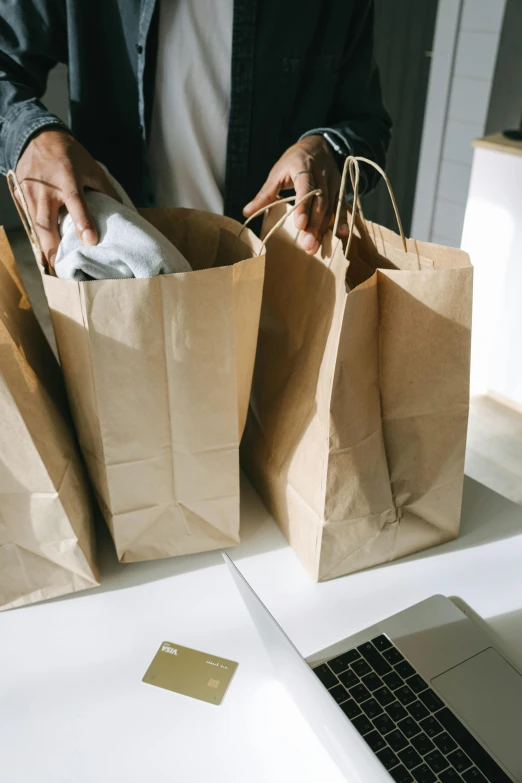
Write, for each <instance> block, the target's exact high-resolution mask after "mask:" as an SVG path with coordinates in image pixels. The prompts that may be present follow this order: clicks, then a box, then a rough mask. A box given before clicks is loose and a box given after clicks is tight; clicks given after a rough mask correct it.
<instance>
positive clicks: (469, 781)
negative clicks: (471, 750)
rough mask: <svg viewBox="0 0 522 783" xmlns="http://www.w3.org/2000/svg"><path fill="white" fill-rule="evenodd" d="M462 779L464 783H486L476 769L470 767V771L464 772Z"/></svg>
mask: <svg viewBox="0 0 522 783" xmlns="http://www.w3.org/2000/svg"><path fill="white" fill-rule="evenodd" d="M462 778H463V779H464V780H465V781H466V783H488V781H487V780H486V778H485V777H484V775H483V774H482V772H480V771H479V770H478V769H477V768H476V767H472V768H471V769H468V771H467V772H464V774H463V775H462Z"/></svg>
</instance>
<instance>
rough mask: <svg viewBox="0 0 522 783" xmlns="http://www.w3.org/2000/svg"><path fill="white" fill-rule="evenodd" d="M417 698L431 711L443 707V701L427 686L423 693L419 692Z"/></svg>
mask: <svg viewBox="0 0 522 783" xmlns="http://www.w3.org/2000/svg"><path fill="white" fill-rule="evenodd" d="M419 699H420V700H421V701H422V702H423V703H424V704H425V706H426V707H427V708H428V709H429V710H430V711H431V712H436V711H437V710H440V709H441V708H442V707H444V703H443V702H442V701H441V700H440V699H439V697H438V696H437V694H436V693H435V691H432V690H431V688H429V689H428V690H427V691H424V693H419Z"/></svg>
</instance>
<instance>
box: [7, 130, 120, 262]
mask: <svg viewBox="0 0 522 783" xmlns="http://www.w3.org/2000/svg"><path fill="white" fill-rule="evenodd" d="M16 175H17V178H18V180H19V182H20V184H21V186H22V188H23V190H24V194H25V197H26V199H27V204H28V206H29V211H30V213H31V217H32V219H33V223H34V225H35V229H36V233H37V234H38V237H39V239H40V244H41V245H42V250H43V252H44V255H45V257H46V259H47V261H48V262H49V264H51V266H54V261H55V257H56V252H57V250H58V245H59V244H60V232H59V229H58V213H59V210H60V207H62V206H65V208H66V209H67V211H68V213H69V214H70V216H71V218H72V220H73V223H74V225H75V227H76V231H77V233H78V236H79V238H80V239H81V241H82V242H83V244H84V245H96V244H97V242H98V235H97V232H96V226H95V225H94V221H93V219H92V217H91V215H90V213H89V209H88V207H87V204H86V202H85V196H84V188H92V189H93V190H99V191H101V192H102V193H106V194H107V195H108V196H112V197H113V198H115V199H116V200H117V201H120V198H119V196H118V194H117V193H116V191H115V190H114V188H113V187H112V185H111V184H110V182H109V180H108V178H107V175H106V174H105V172H104V170H103V169H102V168H101V166H100V165H99V164H98V163H97V162H96V161H95V160H94V158H93V157H92V156H91V155H89V153H88V152H87V150H86V149H85V148H84V147H82V145H81V144H79V142H77V141H76V139H75V138H74V137H73V136H71V135H70V134H69V133H67V132H66V131H61V130H43V131H41V132H40V133H39V134H38V135H37V136H34V138H32V139H31V141H30V142H29V144H28V145H27V147H26V148H25V150H24V152H23V154H22V156H21V157H20V160H19V161H18V165H17V167H16Z"/></svg>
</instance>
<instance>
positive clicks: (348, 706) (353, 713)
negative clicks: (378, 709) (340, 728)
mask: <svg viewBox="0 0 522 783" xmlns="http://www.w3.org/2000/svg"><path fill="white" fill-rule="evenodd" d="M341 709H342V711H343V712H344V714H345V715H346V717H347V718H350V720H353V718H356V717H357V715H360V714H361V708H360V707H359V705H358V704H356V702H354V700H353V699H348V701H345V702H344V703H343V704H341Z"/></svg>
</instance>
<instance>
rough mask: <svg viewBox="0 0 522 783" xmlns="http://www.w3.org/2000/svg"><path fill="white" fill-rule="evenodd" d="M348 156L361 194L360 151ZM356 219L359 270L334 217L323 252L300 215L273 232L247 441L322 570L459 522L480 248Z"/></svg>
mask: <svg viewBox="0 0 522 783" xmlns="http://www.w3.org/2000/svg"><path fill="white" fill-rule="evenodd" d="M361 160H363V159H361ZM349 165H351V166H352V169H353V171H351V173H352V175H353V179H354V189H355V190H357V187H358V164H357V161H353V160H352V161H351V163H350V164H349ZM381 173H383V172H381ZM383 176H384V173H383ZM345 177H346V169H345V174H344V178H345ZM344 178H343V187H342V189H341V192H344ZM388 184H389V183H388ZM356 202H357V198H356V199H355V202H354V203H356ZM281 215H284V208H280V207H275V208H273V209H271V211H270V213H269V214H268V216H267V217H266V218H265V223H264V229H263V230H264V232H267V231H269V230H271V228H272V227H273V226H274V224H276V223H277V222H278V221H279V220H280V219H281ZM397 218H398V220H399V217H398V214H397ZM338 219H339V214H338V215H337V221H336V223H337V222H338ZM355 224H357V226H358V229H357V230H354V226H355ZM399 226H400V220H399ZM351 228H352V232H353V233H352V236H351V240H350V242H349V243H348V244H349V245H350V247H349V252H348V259H349V265H348V264H347V261H346V260H345V257H344V253H343V247H342V244H341V242H340V240H338V239H336V238H334V236H335V227H334V231H333V232H329V233H328V234H327V236H326V237H325V240H324V242H323V246H322V248H321V249H320V250H319V252H318V253H317V254H316V256H314V257H310V256H308V255H307V254H306V253H305V252H304V251H303V250H302V249H301V247H300V245H299V244H298V242H297V239H298V232H297V230H296V229H295V228H294V224H293V221H292V220H288V221H286V222H285V223H284V225H283V226H282V227H281V228H280V229H279V230H278V231H276V232H275V233H274V234H272V236H271V237H270V238H269V239H268V241H267V267H266V279H265V291H264V297H263V308H262V315H261V323H260V334H259V343H258V352H257V359H256V366H255V372H254V382H253V389H252V412H251V416H250V419H249V423H248V425H247V430H246V432H245V438H244V446H243V459H244V464H245V467H246V469H247V472H248V473H249V474H250V476H251V478H252V480H253V482H254V484H255V486H256V487H257V489H258V491H259V492H260V494H261V496H262V498H263V499H264V500H265V502H266V504H267V506H268V508H269V509H270V511H271V512H272V513H273V515H274V516H275V518H276V520H277V521H278V523H279V525H280V526H281V528H282V530H283V532H284V533H285V535H286V537H287V538H288V540H289V542H290V544H291V545H292V546H293V547H294V548H295V550H296V552H297V554H298V555H299V557H300V559H301V561H302V562H303V564H304V566H305V567H306V569H307V570H308V571H309V573H310V574H311V576H312V577H313V578H314V579H315V580H326V579H331V578H333V577H337V576H341V575H342V574H348V573H351V572H353V571H357V570H359V569H362V568H367V567H369V566H373V565H376V564H378V563H383V562H387V561H390V560H393V559H395V558H398V557H402V556H403V555H407V554H409V553H412V552H416V551H418V550H421V549H425V548H426V547H430V546H433V545H435V544H440V543H442V542H444V541H448V540H449V539H452V538H455V537H456V536H457V535H458V530H459V519H460V508H461V497H462V485H463V470H464V451H465V442H466V428H467V419H468V399H469V361H470V330H471V298H472V268H471V265H470V262H469V259H468V256H467V255H466V254H465V253H463V252H461V251H460V250H453V249H450V248H447V247H440V246H437V245H432V244H428V243H425V242H416V241H415V240H414V239H408V240H405V239H404V237H402V239H401V237H399V236H398V235H397V234H394V233H393V232H392V231H390V230H388V229H386V228H384V227H382V226H379V225H375V224H373V223H365V222H364V221H363V220H361V219H360V218H359V217H358V218H357V219H355V218H354V219H352V221H351ZM401 233H402V229H401ZM346 282H348V284H349V287H350V288H351V290H350V291H349V292H348V290H347V286H346Z"/></svg>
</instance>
